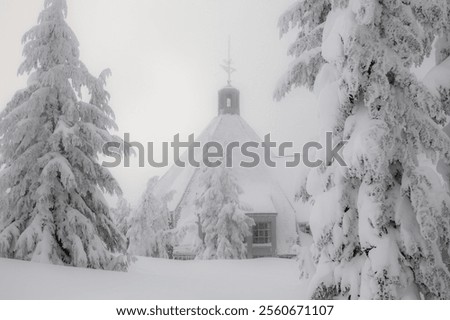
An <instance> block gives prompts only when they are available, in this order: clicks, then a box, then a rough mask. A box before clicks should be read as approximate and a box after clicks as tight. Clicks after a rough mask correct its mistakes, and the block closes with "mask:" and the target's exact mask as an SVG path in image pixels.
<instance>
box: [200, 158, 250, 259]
mask: <svg viewBox="0 0 450 320" xmlns="http://www.w3.org/2000/svg"><path fill="white" fill-rule="evenodd" d="M203 170H204V171H203V172H202V176H201V178H200V179H201V185H202V188H203V192H202V194H201V196H200V197H199V199H198V200H197V201H196V207H197V209H198V218H199V225H200V228H201V232H202V235H203V239H202V241H201V246H200V248H198V250H197V257H198V258H200V259H244V258H246V255H247V248H246V245H245V238H246V237H248V236H250V235H251V232H250V228H251V227H252V226H253V224H254V222H253V219H251V218H249V217H248V216H247V215H246V214H245V213H244V211H243V210H244V209H246V208H245V206H244V205H242V204H241V203H240V200H239V195H240V194H242V189H241V188H240V187H239V185H238V183H237V181H236V179H235V178H234V176H233V175H232V173H231V170H230V169H229V168H225V167H223V166H221V167H218V168H205V169H203Z"/></svg>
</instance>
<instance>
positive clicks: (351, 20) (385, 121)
mask: <svg viewBox="0 0 450 320" xmlns="http://www.w3.org/2000/svg"><path fill="white" fill-rule="evenodd" d="M448 13H449V7H448V3H447V1H444V0H441V1H439V0H434V1H407V2H406V1H369V0H334V1H332V0H302V1H298V2H296V3H295V5H293V6H292V7H291V8H290V9H289V10H288V11H287V12H286V13H285V14H284V15H283V16H282V17H281V18H280V24H279V25H280V29H281V33H282V34H284V33H286V32H287V31H288V30H290V29H291V28H297V27H299V28H300V32H299V36H298V38H297V40H296V41H295V42H294V44H293V45H292V46H291V47H290V49H289V53H290V54H291V55H293V56H294V57H295V58H296V60H295V62H294V63H293V64H292V67H291V68H290V70H289V72H288V74H287V76H286V77H285V78H284V80H283V81H282V82H281V84H280V86H279V88H278V89H277V91H276V93H275V95H276V98H282V97H283V96H284V95H285V94H286V93H287V92H289V91H290V90H291V89H292V88H294V87H296V86H307V87H308V88H311V89H314V93H315V94H316V96H317V97H318V106H319V115H320V119H321V131H323V132H325V131H331V132H333V134H334V139H335V142H336V143H337V142H339V141H342V140H348V143H347V144H346V145H345V146H344V148H343V156H344V160H345V162H346V163H347V165H348V166H347V167H342V166H340V165H339V164H338V163H337V161H332V160H331V159H325V157H324V156H323V155H320V156H321V157H322V159H323V160H325V162H324V165H323V166H321V167H319V168H317V169H312V170H311V171H310V173H309V175H308V178H307V179H306V180H305V184H304V188H302V190H301V192H300V194H302V195H303V196H305V195H306V198H308V197H311V199H306V201H309V202H310V204H311V206H312V210H311V218H310V225H311V230H312V234H313V240H314V243H313V245H312V248H311V254H312V257H313V261H314V264H315V268H314V270H313V271H312V274H311V275H310V282H309V293H310V296H311V297H312V298H316V299H331V298H348V299H357V298H362V299H369V298H371V299H397V298H429V299H432V298H447V299H448V298H450V273H449V270H448V266H446V263H445V262H444V261H445V260H447V259H446V257H448V254H449V236H450V225H449V222H450V214H449V209H448V208H449V199H448V193H447V191H448V190H446V189H445V188H444V184H443V181H442V178H441V176H440V175H439V174H437V172H436V160H437V159H439V158H440V157H443V158H445V159H446V161H447V162H448V161H449V152H450V141H449V138H448V137H447V136H446V135H445V134H444V133H443V131H442V127H443V126H444V125H445V122H446V116H447V115H448V111H449V109H448V108H446V107H445V105H444V104H442V103H441V102H442V101H441V100H440V99H438V98H436V97H435V96H433V95H432V94H431V93H430V92H429V91H428V90H427V89H426V88H425V87H424V85H422V84H421V83H420V82H419V81H418V80H417V79H416V77H415V76H414V74H413V73H412V72H411V68H412V67H413V66H418V65H420V64H421V63H422V61H423V59H424V57H426V56H428V55H429V53H430V51H431V47H432V43H433V41H434V39H435V36H436V35H437V34H439V33H442V32H443V31H445V27H446V25H447V23H448Z"/></svg>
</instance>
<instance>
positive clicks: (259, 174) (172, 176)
mask: <svg viewBox="0 0 450 320" xmlns="http://www.w3.org/2000/svg"><path fill="white" fill-rule="evenodd" d="M196 141H198V142H200V143H201V145H202V146H203V145H204V144H205V143H207V142H218V143H220V144H221V145H222V146H223V148H224V149H225V147H226V145H228V144H229V143H230V142H234V141H237V142H239V143H240V144H241V145H242V143H244V142H257V143H260V142H261V141H262V140H261V138H260V137H259V136H258V135H257V134H256V132H255V131H254V130H253V129H252V128H251V127H250V126H249V125H248V123H247V122H246V121H245V120H244V119H243V118H242V117H241V116H239V115H237V114H222V115H219V116H217V117H216V118H214V119H213V120H212V121H211V123H210V124H209V125H208V127H207V128H206V129H205V130H204V131H203V133H202V134H201V135H200V136H199V137H198V139H196ZM251 151H254V152H256V153H257V154H258V155H259V157H260V159H261V161H262V162H261V163H260V165H258V166H256V167H254V168H243V167H241V166H240V165H239V163H240V161H241V160H246V161H249V158H245V157H244V156H243V155H242V154H241V152H240V150H238V149H235V150H234V151H233V155H232V158H233V167H232V174H233V175H234V177H235V178H236V180H237V182H238V184H239V185H240V186H241V188H242V189H243V193H242V194H241V196H240V200H241V202H242V203H245V204H246V205H247V206H249V207H250V208H251V209H252V210H251V211H249V213H250V212H255V213H277V214H278V216H277V234H279V233H280V234H283V236H282V240H281V243H280V240H277V242H278V243H277V247H278V250H279V251H280V252H281V253H288V252H289V251H290V247H291V245H292V244H293V242H295V240H296V229H295V228H296V227H295V209H294V207H293V206H292V204H291V202H290V201H289V198H288V197H287V196H286V194H285V193H284V191H283V190H282V188H281V187H280V185H279V184H278V182H277V180H276V176H277V171H279V168H270V167H268V166H266V165H265V163H264V161H263V155H264V150H263V148H262V147H259V148H253V149H251ZM187 157H188V155H187V152H185V153H184V154H183V155H182V156H181V160H182V161H184V162H186V163H187ZM201 157H202V149H201V148H196V152H195V156H194V158H195V160H197V161H199V160H201ZM200 172H201V169H200V168H196V167H193V166H190V165H189V164H186V167H178V166H172V168H170V169H169V171H168V172H167V173H166V174H165V175H164V176H163V177H162V178H161V179H160V181H159V183H158V185H157V188H156V192H157V193H158V194H159V195H163V194H165V193H168V192H171V191H174V192H175V194H174V197H173V199H172V202H171V203H170V204H169V206H170V209H171V210H176V211H177V212H179V221H178V224H177V228H180V230H181V229H183V230H181V231H183V232H185V237H184V240H183V241H182V242H183V243H182V244H184V245H185V246H187V247H189V246H190V245H194V242H195V241H196V239H197V238H196V237H197V225H196V222H197V217H196V214H195V212H196V208H195V199H197V198H198V196H199V192H200V190H201V188H200V187H199V174H200ZM277 238H278V236H277Z"/></svg>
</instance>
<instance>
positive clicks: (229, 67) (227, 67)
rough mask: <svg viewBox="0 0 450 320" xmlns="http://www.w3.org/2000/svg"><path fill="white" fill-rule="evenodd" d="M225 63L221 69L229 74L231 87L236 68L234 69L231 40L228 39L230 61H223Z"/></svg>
mask: <svg viewBox="0 0 450 320" xmlns="http://www.w3.org/2000/svg"><path fill="white" fill-rule="evenodd" d="M223 62H224V63H223V64H222V65H221V67H222V68H223V69H224V70H225V71H226V73H227V74H228V85H229V86H230V85H231V75H232V74H233V72H235V71H236V69H235V68H233V66H232V64H233V60H231V39H230V37H228V59H226V60H224V61H223Z"/></svg>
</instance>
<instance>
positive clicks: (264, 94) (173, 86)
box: [0, 0, 317, 202]
mask: <svg viewBox="0 0 450 320" xmlns="http://www.w3.org/2000/svg"><path fill="white" fill-rule="evenodd" d="M292 2H293V0H189V1H188V0H68V6H69V15H68V22H69V25H70V26H71V27H72V29H73V30H74V31H75V33H76V35H77V37H78V39H79V41H80V50H81V59H82V61H83V62H84V63H85V64H86V65H87V66H88V68H89V70H90V71H91V73H93V74H95V75H97V74H98V73H99V72H100V71H101V70H102V69H104V68H110V69H111V70H112V72H113V76H112V78H110V79H109V82H108V86H107V88H108V90H109V92H110V93H111V95H112V99H111V105H112V107H113V109H114V110H115V112H116V116H117V123H118V124H119V127H120V131H121V132H122V133H123V132H129V133H130V134H131V138H132V139H133V140H135V141H140V142H142V143H146V142H147V141H154V142H155V143H156V145H157V146H158V145H160V144H161V142H163V141H171V139H172V137H173V135H175V134H177V133H180V134H181V136H182V137H185V138H186V137H187V136H188V135H189V134H190V133H196V134H199V133H200V132H201V131H202V130H203V129H204V128H205V127H206V125H207V124H208V123H209V121H211V119H212V118H213V117H214V116H215V115H216V114H217V91H218V90H219V89H220V88H221V87H223V86H224V85H225V84H226V74H225V73H224V71H223V70H222V69H221V68H220V63H221V62H222V60H223V59H224V58H226V55H227V38H228V35H230V36H231V38H232V58H233V60H234V62H235V67H236V68H237V69H238V71H237V73H235V74H234V76H233V85H234V86H235V87H237V88H238V89H239V90H240V91H241V115H242V116H243V117H244V118H245V119H246V120H247V122H249V123H250V125H251V126H252V127H253V128H254V129H255V130H256V131H257V132H258V133H259V134H260V136H263V135H265V134H266V133H269V132H271V133H272V135H273V136H274V137H275V139H276V140H279V141H281V140H283V141H289V140H293V141H294V142H296V143H298V144H299V145H300V144H301V143H303V142H304V141H306V140H308V139H310V138H311V137H312V136H313V131H314V130H315V129H316V127H317V117H316V111H315V105H314V104H315V99H314V98H313V96H312V94H311V93H309V92H307V91H306V90H304V89H299V90H297V91H296V92H294V93H293V94H291V95H289V96H288V97H287V98H286V99H285V100H283V101H282V102H275V101H274V100H273V99H272V94H273V91H274V88H275V86H276V83H277V81H278V79H279V78H280V77H281V76H282V74H283V73H284V71H285V70H286V68H287V66H288V64H289V61H290V59H289V58H288V57H287V56H286V51H287V46H288V44H289V42H290V40H292V37H293V36H294V35H291V37H290V39H289V38H288V39H282V40H280V39H279V33H278V29H277V20H278V17H279V15H280V14H281V13H282V12H283V11H284V10H285V9H286V8H287V7H288V6H289V5H290V4H291V3H292ZM43 3H44V0H0V45H1V51H0V107H1V108H3V107H4V106H5V104H6V103H7V102H8V101H9V100H10V98H11V97H12V95H13V94H14V92H15V91H16V90H18V89H21V88H23V87H24V85H25V83H26V77H17V69H18V66H19V64H20V63H21V61H22V45H21V37H22V35H23V34H24V32H25V31H27V30H28V29H29V28H30V27H32V26H33V25H34V24H35V23H36V20H37V16H38V14H39V12H40V11H41V9H42V7H43ZM136 162H137V161H134V163H136ZM113 173H114V175H115V176H116V177H117V179H118V180H119V183H120V184H121V186H122V188H123V190H124V193H125V196H126V197H127V198H128V199H129V200H131V201H132V202H136V200H137V199H139V197H140V195H141V193H142V191H143V190H144V187H145V184H146V182H147V180H148V179H149V178H150V177H151V176H152V175H154V174H158V175H161V174H163V173H164V170H155V169H153V168H150V167H147V168H116V169H114V170H113Z"/></svg>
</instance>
